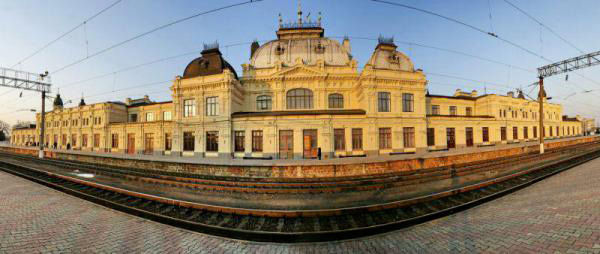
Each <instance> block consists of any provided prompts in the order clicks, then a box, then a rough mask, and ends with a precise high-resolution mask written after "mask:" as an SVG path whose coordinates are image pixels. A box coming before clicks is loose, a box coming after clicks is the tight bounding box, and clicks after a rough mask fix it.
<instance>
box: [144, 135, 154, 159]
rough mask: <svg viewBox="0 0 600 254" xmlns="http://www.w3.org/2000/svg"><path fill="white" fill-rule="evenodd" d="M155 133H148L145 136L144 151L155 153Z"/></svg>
mask: <svg viewBox="0 0 600 254" xmlns="http://www.w3.org/2000/svg"><path fill="white" fill-rule="evenodd" d="M153 134H154V133H146V134H145V137H144V153H145V154H152V153H154V135H153Z"/></svg>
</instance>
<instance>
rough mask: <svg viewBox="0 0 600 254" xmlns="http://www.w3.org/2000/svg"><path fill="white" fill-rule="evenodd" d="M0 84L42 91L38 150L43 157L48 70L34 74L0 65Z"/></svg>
mask: <svg viewBox="0 0 600 254" xmlns="http://www.w3.org/2000/svg"><path fill="white" fill-rule="evenodd" d="M0 86H4V87H10V88H16V89H23V90H30V91H36V92H41V93H42V111H41V119H40V120H41V123H40V124H41V126H40V139H39V141H40V142H39V143H40V152H39V157H40V158H44V130H45V125H46V117H45V114H46V112H45V111H46V93H49V92H50V87H51V86H52V85H51V84H50V76H48V72H46V73H44V74H36V73H31V72H25V71H17V70H13V69H8V68H1V67H0Z"/></svg>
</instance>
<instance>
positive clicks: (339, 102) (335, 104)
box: [329, 93, 344, 108]
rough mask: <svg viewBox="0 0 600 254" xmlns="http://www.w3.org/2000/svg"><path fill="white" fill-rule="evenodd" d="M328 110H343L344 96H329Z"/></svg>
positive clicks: (334, 94)
mask: <svg viewBox="0 0 600 254" xmlns="http://www.w3.org/2000/svg"><path fill="white" fill-rule="evenodd" d="M329 108H344V96H343V95H341V94H339V93H332V94H330V95H329Z"/></svg>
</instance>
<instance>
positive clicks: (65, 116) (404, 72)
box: [12, 21, 582, 159]
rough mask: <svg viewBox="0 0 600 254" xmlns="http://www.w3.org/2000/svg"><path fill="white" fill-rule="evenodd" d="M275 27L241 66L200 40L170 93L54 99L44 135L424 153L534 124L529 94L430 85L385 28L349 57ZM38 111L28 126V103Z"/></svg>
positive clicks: (123, 148)
mask: <svg viewBox="0 0 600 254" xmlns="http://www.w3.org/2000/svg"><path fill="white" fill-rule="evenodd" d="M277 37H278V38H277V39H275V40H273V41H270V42H268V43H266V44H264V45H258V43H253V44H252V46H251V52H250V61H249V62H248V63H245V64H242V69H243V73H242V75H241V76H238V75H237V73H236V72H235V70H234V69H233V68H232V67H231V65H229V63H227V61H225V59H223V57H222V55H221V53H220V52H219V50H218V45H206V46H205V50H204V51H203V52H202V56H201V57H199V58H197V59H194V60H193V61H192V62H190V64H189V65H188V66H187V67H186V68H185V71H184V74H183V76H177V77H176V79H175V80H174V81H173V84H172V86H171V87H170V90H171V93H172V99H173V101H172V102H161V103H155V102H151V101H149V99H148V98H145V99H141V101H137V102H136V101H131V100H128V101H126V102H125V103H120V102H106V103H98V104H93V105H86V106H80V107H75V108H67V109H62V108H61V107H57V109H55V110H54V111H52V112H50V113H48V114H47V120H46V121H47V125H46V127H47V128H46V142H45V143H47V144H48V146H50V147H56V148H60V149H79V150H90V151H101V152H114V153H147V154H155V155H172V156H199V157H231V158H241V157H244V158H272V159H299V158H314V157H317V156H318V155H319V154H321V155H322V157H323V158H333V157H345V156H373V155H388V154H401V153H426V152H430V151H437V150H445V149H454V148H456V149H460V148H463V147H468V146H474V147H476V146H487V145H496V144H502V143H512V142H525V141H530V140H536V138H537V137H538V135H539V131H538V130H537V126H538V121H539V117H540V116H539V111H538V104H537V103H536V102H535V101H530V100H527V99H525V98H523V97H522V95H519V96H514V95H513V94H508V95H495V94H485V95H478V94H477V92H475V91H473V92H463V91H460V90H457V92H456V93H455V94H454V95H453V96H439V95H430V94H429V93H428V92H427V79H426V76H425V74H424V73H423V71H422V70H415V69H414V67H413V64H412V62H411V60H410V59H409V58H408V57H407V56H406V55H404V54H403V53H401V52H398V51H397V50H396V46H395V45H394V43H393V40H391V39H388V38H380V40H379V43H378V44H377V46H376V47H375V50H374V51H373V54H372V56H371V58H370V59H369V61H367V63H365V64H364V66H363V67H362V68H359V64H358V62H357V61H356V60H355V59H353V58H352V54H351V47H350V41H349V40H348V39H347V38H346V39H344V40H343V41H342V42H341V43H340V42H338V41H336V40H332V39H329V38H326V37H324V30H323V29H322V28H321V27H320V24H319V23H301V21H299V22H298V23H296V24H293V25H282V24H280V29H279V30H278V31H277ZM544 109H545V112H544V116H543V117H544V119H545V126H546V132H545V133H546V136H547V137H548V138H558V137H567V136H576V135H580V134H581V131H582V125H581V122H580V121H579V120H577V119H570V118H564V119H563V115H562V107H561V105H559V104H552V103H547V102H545V105H544ZM37 122H38V125H37V126H38V128H37V129H36V130H35V135H39V126H40V125H39V122H40V121H39V115H38V121H37ZM33 132H34V131H32V130H14V131H13V138H12V142H13V143H14V144H17V145H25V144H26V142H27V140H30V139H28V138H26V137H29V138H30V137H31V136H34V135H33ZM37 140H38V138H37V136H36V137H35V138H34V141H33V143H35V142H37ZM30 143H31V142H30ZM82 144H85V146H83V145H82Z"/></svg>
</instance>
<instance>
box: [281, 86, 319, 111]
mask: <svg viewBox="0 0 600 254" xmlns="http://www.w3.org/2000/svg"><path fill="white" fill-rule="evenodd" d="M312 107H313V92H312V91H311V90H308V89H305V88H296V89H292V90H289V91H288V92H287V108H288V109H310V108H312Z"/></svg>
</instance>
